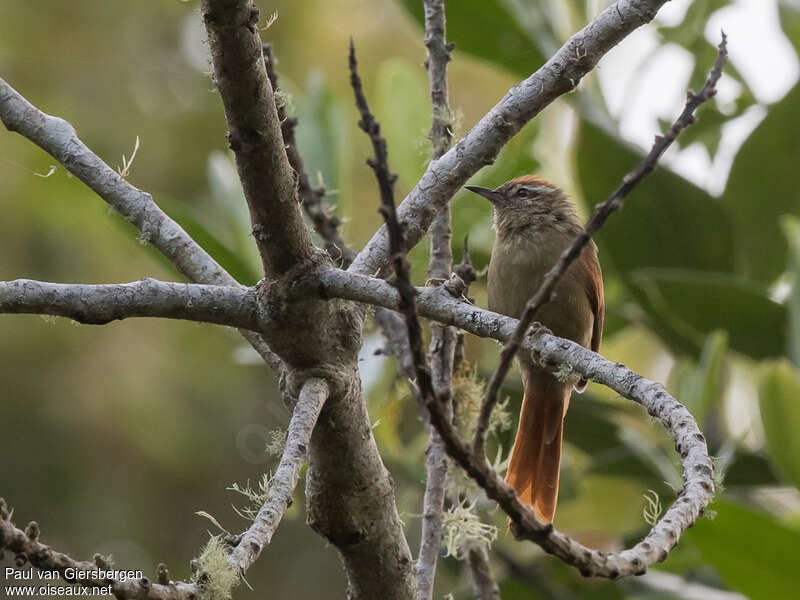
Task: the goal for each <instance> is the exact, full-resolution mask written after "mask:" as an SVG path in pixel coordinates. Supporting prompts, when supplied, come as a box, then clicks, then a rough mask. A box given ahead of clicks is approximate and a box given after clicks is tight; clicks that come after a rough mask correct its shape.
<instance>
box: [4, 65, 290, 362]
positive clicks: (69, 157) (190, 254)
mask: <svg viewBox="0 0 800 600" xmlns="http://www.w3.org/2000/svg"><path fill="white" fill-rule="evenodd" d="M0 120H2V121H3V124H4V125H5V126H6V128H7V129H8V130H9V131H15V132H17V133H19V134H20V135H22V136H24V137H26V138H28V139H29V140H30V141H32V142H33V143H34V144H36V145H37V146H39V147H40V148H41V149H42V150H44V151H45V152H47V153H48V154H50V155H51V156H52V157H53V158H55V159H56V160H57V161H58V162H59V163H61V164H62V165H63V166H64V168H65V169H67V171H69V172H70V173H72V174H73V175H74V176H75V177H77V178H78V179H80V180H81V181H82V182H83V183H85V184H86V185H87V186H88V187H89V188H91V189H92V190H93V191H94V192H95V193H97V195H98V196H100V197H101V198H102V199H103V200H105V201H106V202H107V203H108V204H109V205H110V206H111V207H112V208H114V209H115V210H116V211H117V212H118V213H120V214H121V215H122V216H123V217H124V218H125V220H127V221H129V222H130V223H131V224H132V225H133V226H134V227H136V229H138V230H139V232H140V234H141V239H143V240H146V241H147V242H148V243H150V244H153V246H154V247H156V248H157V249H158V250H159V251H160V252H161V253H162V254H163V255H164V256H165V257H167V259H168V260H169V261H170V262H171V263H172V264H173V265H175V268H177V269H178V271H180V272H181V273H182V274H183V275H185V276H186V277H187V278H189V279H191V280H192V281H195V282H197V283H208V284H212V285H229V286H233V285H238V282H237V281H236V280H235V279H234V278H233V277H231V276H230V275H229V274H228V272H227V271H225V269H223V268H222V267H221V266H220V265H219V264H218V263H217V261H215V260H214V259H213V258H212V257H211V255H210V254H208V252H206V251H205V250H204V249H203V248H202V247H201V246H200V245H199V244H198V243H197V242H195V241H194V240H193V239H192V238H191V236H190V235H189V234H188V233H186V231H184V230H183V228H182V227H181V226H180V225H178V223H176V222H175V221H174V220H173V219H171V218H170V217H169V216H167V214H166V213H165V212H164V211H163V210H161V209H160V208H159V207H158V205H157V204H156V203H155V202H154V201H153V197H152V196H151V195H150V194H148V193H147V192H143V191H142V190H140V189H138V188H136V187H134V186H132V185H131V184H130V183H128V182H127V181H126V180H125V179H124V178H123V177H121V176H120V175H119V173H117V172H116V171H115V170H114V169H112V168H111V167H109V166H108V165H107V164H106V163H105V162H103V161H102V160H101V159H100V158H99V157H98V156H97V155H96V154H94V153H93V152H92V151H91V150H89V148H88V147H87V146H86V144H84V143H83V142H82V141H81V140H80V139H79V138H78V135H77V134H76V133H75V129H74V128H73V127H72V125H70V124H69V123H68V122H67V121H65V120H64V119H61V118H59V117H54V116H51V115H48V114H45V113H43V112H42V111H40V110H39V109H38V108H36V107H35V106H34V105H33V104H31V103H30V102H28V101H27V100H26V99H25V98H23V97H22V96H21V95H20V94H19V93H18V92H17V91H16V90H15V89H14V88H12V87H11V86H10V85H8V83H7V82H6V81H5V80H3V79H2V78H0ZM241 333H242V335H243V336H244V337H245V338H246V339H247V341H248V342H250V344H251V345H252V346H253V347H254V348H255V349H256V351H257V352H258V353H259V354H260V355H261V356H262V358H264V361H265V362H266V363H267V364H268V365H269V366H270V367H272V369H273V370H274V371H275V373H280V371H281V370H282V365H281V360H280V358H278V357H277V356H276V355H275V354H274V353H273V352H272V351H271V350H270V349H269V347H268V346H267V344H266V342H264V340H263V339H262V338H261V336H260V335H258V334H256V333H253V332H252V331H242V332H241Z"/></svg>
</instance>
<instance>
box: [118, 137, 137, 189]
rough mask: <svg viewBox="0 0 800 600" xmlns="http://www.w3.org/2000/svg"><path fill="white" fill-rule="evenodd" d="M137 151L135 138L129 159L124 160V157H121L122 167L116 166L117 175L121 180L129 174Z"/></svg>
mask: <svg viewBox="0 0 800 600" xmlns="http://www.w3.org/2000/svg"><path fill="white" fill-rule="evenodd" d="M138 151H139V136H138V135H137V136H136V142H135V143H134V145H133V153H132V154H131V157H130V158H129V159H128V158H125V155H124V154H123V155H122V166H121V167H120V166H117V173H119V176H120V177H122V178H123V179H124V178H126V177H127V176H128V175H130V174H131V167H132V166H133V159H135V158H136V153H137V152H138Z"/></svg>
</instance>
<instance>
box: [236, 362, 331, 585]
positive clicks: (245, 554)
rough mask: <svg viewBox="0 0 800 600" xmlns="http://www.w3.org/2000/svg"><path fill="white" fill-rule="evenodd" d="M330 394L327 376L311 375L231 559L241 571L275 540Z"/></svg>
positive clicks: (303, 388)
mask: <svg viewBox="0 0 800 600" xmlns="http://www.w3.org/2000/svg"><path fill="white" fill-rule="evenodd" d="M329 394H330V389H329V387H328V384H327V382H326V381H325V380H324V379H320V378H317V377H311V378H309V379H307V380H306V382H305V383H304V384H303V387H302V389H301V390H300V395H299V398H298V400H297V404H296V405H295V407H294V411H293V412H292V419H291V421H290V422H289V431H288V433H287V437H286V448H285V450H284V451H283V455H282V456H281V461H280V463H279V464H278V468H277V470H276V471H275V474H274V475H273V476H272V478H271V479H270V483H269V492H268V494H267V498H266V500H265V501H264V504H263V505H262V506H261V509H260V510H259V511H258V514H257V515H256V518H255V520H254V521H253V524H252V525H251V526H250V527H249V528H248V529H247V531H245V532H244V533H243V534H242V536H241V539H240V541H239V543H238V544H237V545H236V547H235V548H234V549H233V551H232V552H231V555H230V557H229V559H228V561H229V562H230V564H231V565H232V566H233V567H235V568H236V569H237V570H238V571H240V572H242V573H244V572H245V571H247V569H248V568H250V566H251V565H252V564H253V563H254V562H255V561H256V560H257V559H258V557H259V555H260V554H261V551H262V550H263V549H264V547H265V546H267V545H268V544H269V543H270V542H271V541H272V536H273V535H274V534H275V531H276V530H277V529H278V525H279V524H280V522H281V519H282V518H283V514H284V513H285V512H286V509H288V508H289V507H290V506H291V505H292V497H293V495H294V490H295V488H296V487H297V483H298V481H300V471H301V469H302V467H303V464H304V463H305V462H306V454H307V451H308V445H309V443H310V441H311V432H312V431H313V430H314V425H316V423H317V418H319V413H320V411H321V410H322V406H323V404H324V403H325V400H326V399H327V398H328V395H329Z"/></svg>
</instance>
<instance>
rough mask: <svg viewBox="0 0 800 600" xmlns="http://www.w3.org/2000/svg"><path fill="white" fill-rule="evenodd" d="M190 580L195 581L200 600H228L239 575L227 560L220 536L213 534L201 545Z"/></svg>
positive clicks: (224, 545) (225, 547)
mask: <svg viewBox="0 0 800 600" xmlns="http://www.w3.org/2000/svg"><path fill="white" fill-rule="evenodd" d="M197 567H198V568H197V570H196V571H195V572H194V573H193V574H192V581H194V582H195V583H197V588H198V590H199V592H200V594H199V595H200V598H201V600H230V598H231V591H232V590H233V588H234V587H236V586H237V585H239V575H238V573H237V572H236V570H235V569H234V568H233V567H232V566H231V564H230V563H229V562H228V551H227V546H226V544H225V542H224V541H223V540H222V536H219V535H214V536H211V538H209V540H208V543H207V544H206V545H205V546H203V550H202V551H201V553H200V556H199V557H198V558H197Z"/></svg>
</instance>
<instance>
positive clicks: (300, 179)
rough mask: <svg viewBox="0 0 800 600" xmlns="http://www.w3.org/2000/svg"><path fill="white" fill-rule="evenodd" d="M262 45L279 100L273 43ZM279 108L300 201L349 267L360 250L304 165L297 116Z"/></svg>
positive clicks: (328, 246)
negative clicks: (349, 240)
mask: <svg viewBox="0 0 800 600" xmlns="http://www.w3.org/2000/svg"><path fill="white" fill-rule="evenodd" d="M262 48H263V51H264V63H265V64H266V67H267V76H268V77H269V81H270V84H271V85H272V91H273V92H275V94H276V100H277V98H278V96H277V93H278V89H279V88H278V73H277V71H276V70H275V55H274V52H273V51H272V45H271V44H262ZM276 108H277V110H278V119H279V120H280V122H281V133H282V134H283V143H284V145H285V146H286V155H287V156H288V157H289V164H290V165H291V166H292V169H294V173H295V177H296V178H297V193H298V195H299V196H300V203H301V204H302V205H303V209H304V210H305V211H306V214H307V215H308V217H309V218H310V219H311V222H312V223H313V225H314V230H315V231H316V232H317V233H318V234H319V236H320V237H321V238H322V239H323V241H324V242H325V250H327V252H328V254H329V255H330V257H331V259H333V260H334V262H336V263H337V264H339V265H341V266H342V267H343V268H345V269H346V268H347V267H349V266H350V263H352V262H353V259H354V258H355V256H356V253H355V252H354V251H353V249H352V248H350V247H349V246H348V245H347V244H346V243H345V241H344V240H343V239H342V236H341V234H340V233H339V226H340V225H341V224H342V222H341V221H340V220H339V217H337V216H336V215H335V214H334V213H333V211H332V210H331V209H330V207H329V206H327V205H326V204H325V188H324V187H318V188H314V187H312V186H311V181H310V180H309V178H308V173H306V170H305V167H304V166H303V158H302V156H301V155H300V150H299V148H298V147H297V139H296V138H295V129H296V127H297V119H296V118H294V117H290V116H288V115H287V114H286V107H285V105H284V103H282V102H276Z"/></svg>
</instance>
